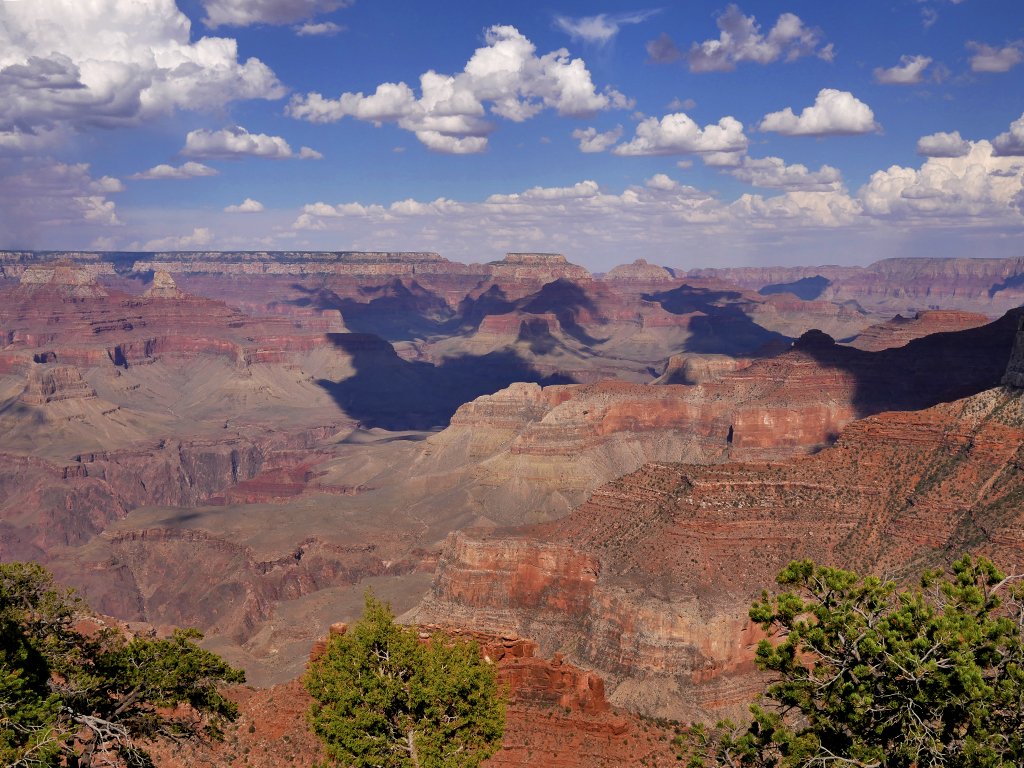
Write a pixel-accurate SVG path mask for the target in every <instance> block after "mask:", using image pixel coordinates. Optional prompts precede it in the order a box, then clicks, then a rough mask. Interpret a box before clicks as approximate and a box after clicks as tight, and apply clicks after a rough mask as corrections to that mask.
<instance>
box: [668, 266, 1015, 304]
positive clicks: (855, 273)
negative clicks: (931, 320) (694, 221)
mask: <svg viewBox="0 0 1024 768" xmlns="http://www.w3.org/2000/svg"><path fill="white" fill-rule="evenodd" d="M687 275H688V276H690V277H716V278H720V279H723V280H728V281H730V282H733V283H735V284H737V285H740V286H743V287H745V288H750V289H753V290H760V289H763V288H765V287H766V286H786V285H787V284H795V283H796V282H797V281H800V280H807V279H812V278H816V277H823V278H825V280H826V281H827V283H828V284H827V286H825V287H824V288H823V290H822V292H821V294H820V295H819V296H817V297H816V298H818V299H821V300H827V301H832V302H846V301H856V302H858V303H859V304H860V306H862V307H863V308H864V309H866V310H867V311H869V312H871V313H884V312H888V313H889V314H890V315H891V313H892V312H894V311H895V312H900V313H909V314H914V313H915V312H916V311H918V310H923V309H958V310H962V311H969V312H980V313H983V314H986V315H988V316H989V317H993V316H997V315H1000V314H1002V313H1003V312H1006V311H1007V310H1009V309H1012V308H1014V307H1018V306H1020V305H1021V304H1022V303H1024V258H1022V257H1014V258H1007V259H966V258H963V259H927V258H897V259H883V260H882V261H876V262H875V263H874V264H871V265H869V266H867V267H835V266H826V267H738V268H732V269H694V270H690V271H689V272H688V273H687Z"/></svg>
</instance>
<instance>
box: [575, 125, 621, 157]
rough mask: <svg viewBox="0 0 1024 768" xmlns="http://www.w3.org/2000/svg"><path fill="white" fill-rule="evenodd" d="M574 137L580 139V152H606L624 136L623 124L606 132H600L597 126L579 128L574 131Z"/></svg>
mask: <svg viewBox="0 0 1024 768" xmlns="http://www.w3.org/2000/svg"><path fill="white" fill-rule="evenodd" d="M572 137H573V138H574V139H579V141H580V152H604V151H605V150H606V149H608V147H610V146H611V145H612V144H614V143H615V142H616V141H618V140H619V139H621V138H622V126H621V125H617V126H615V127H614V128H612V130H610V131H605V132H604V133H598V132H597V129H596V128H587V129H586V130H583V129H582V128H577V129H576V130H575V131H573V132H572Z"/></svg>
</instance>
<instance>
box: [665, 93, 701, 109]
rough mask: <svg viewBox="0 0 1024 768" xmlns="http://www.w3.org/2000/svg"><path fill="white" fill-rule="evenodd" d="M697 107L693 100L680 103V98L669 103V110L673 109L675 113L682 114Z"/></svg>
mask: <svg viewBox="0 0 1024 768" xmlns="http://www.w3.org/2000/svg"><path fill="white" fill-rule="evenodd" d="M696 106H697V102H696V101H694V100H693V99H687V100H686V101H680V100H679V97H678V96H677V97H676V98H674V99H672V101H670V102H669V103H668V108H669V109H671V110H672V111H673V112H682V111H685V110H687V109H693V108H694V107H696Z"/></svg>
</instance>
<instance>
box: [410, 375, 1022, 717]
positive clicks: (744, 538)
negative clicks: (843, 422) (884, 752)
mask: <svg viewBox="0 0 1024 768" xmlns="http://www.w3.org/2000/svg"><path fill="white" fill-rule="evenodd" d="M1022 424H1024V399H1022V394H1021V392H1020V391H1019V390H1010V389H994V390H990V391H986V392H984V393H981V394H979V395H976V396H973V397H971V398H967V399H965V400H959V401H956V402H952V403H948V404H943V405H939V406H936V407H934V408H931V409H927V410H924V411H918V412H914V413H886V414H881V415H879V416H875V417H872V418H868V419H864V420H861V421H857V422H855V423H853V424H851V425H849V426H847V428H846V431H845V432H844V434H843V436H842V437H841V438H840V439H839V440H838V442H837V443H836V444H835V445H834V446H832V447H831V448H828V449H826V450H824V451H822V452H820V453H818V454H816V455H814V456H811V457H806V458H801V459H792V460H789V461H784V462H773V463H761V464H749V463H748V464H742V463H740V464H736V463H732V464H723V465H719V466H711V467H698V466H693V465H682V464H651V465H647V466H645V467H644V468H642V469H641V470H639V471H637V472H635V473H633V474H631V475H628V476H626V477H623V478H621V479H619V480H617V481H614V482H613V483H610V484H608V485H606V486H604V487H602V488H600V489H598V490H596V491H595V492H594V493H593V494H592V496H591V498H590V500H589V501H588V502H586V503H585V504H583V505H581V506H580V507H579V508H578V509H577V510H576V511H575V512H574V513H573V514H572V515H570V516H569V517H567V518H565V519H563V520H561V521H559V522H556V523H549V524H545V525H542V526H536V527H534V528H532V529H524V530H522V531H520V532H511V531H509V532H480V531H462V532H460V533H457V534H455V535H453V536H452V537H451V538H450V539H449V540H448V542H447V544H446V546H445V550H444V553H443V555H442V558H441V561H440V562H439V564H438V569H437V576H436V581H435V584H434V586H433V588H432V590H431V593H430V595H429V596H428V598H427V599H426V600H425V601H424V603H423V604H422V605H421V607H420V609H419V610H418V612H417V616H418V618H419V620H427V621H442V620H443V621H448V622H454V623H459V624H462V625H465V626H473V627H478V628H487V627H490V628H492V629H498V630H500V631H510V632H511V631H514V632H519V633H523V634H531V635H532V636H534V637H536V639H537V640H538V642H539V643H540V648H541V650H542V652H544V653H550V652H553V651H554V650H557V649H562V648H566V649H568V648H572V649H574V651H575V653H576V654H578V658H581V659H582V660H583V662H584V663H586V664H588V665H592V666H593V667H594V668H595V669H596V670H597V671H598V672H600V673H601V674H603V675H605V676H606V679H607V682H608V684H609V690H610V691H611V693H610V700H611V701H612V703H613V704H618V705H622V706H634V707H636V708H638V709H640V710H641V711H644V712H647V713H649V714H657V715H663V716H669V717H678V718H680V719H683V718H687V719H688V718H693V717H697V718H704V719H712V720H713V719H714V718H715V717H717V716H719V715H720V714H722V713H727V714H733V715H738V714H742V710H743V708H744V706H745V703H746V702H747V701H749V700H750V698H752V696H753V694H754V693H755V691H756V690H758V688H759V686H760V685H761V681H760V680H759V679H758V677H757V674H756V673H754V671H753V667H752V664H751V661H752V653H753V649H754V647H755V646H756V641H757V639H758V636H757V633H756V631H754V629H753V628H752V627H751V626H750V624H749V621H748V620H747V618H746V611H747V607H748V606H749V604H750V602H751V601H752V600H753V599H754V598H755V597H757V596H758V595H759V593H760V590H761V589H762V588H764V587H770V585H771V584H772V580H773V577H774V574H775V573H777V572H778V571H779V570H781V569H782V568H783V567H784V566H785V565H786V563H788V562H789V561H790V560H792V559H798V558H804V557H810V558H813V559H814V560H816V561H818V562H820V563H824V564H829V565H838V566H842V567H845V568H853V569H857V570H861V571H864V572H866V571H871V572H886V573H890V574H892V573H896V574H902V575H903V576H904V577H907V578H913V577H914V575H916V574H917V573H919V572H920V570H921V569H923V568H924V567H934V566H935V565H941V564H943V563H949V562H951V561H952V560H953V559H956V558H957V557H959V556H960V555H961V554H962V553H963V552H964V551H970V552H973V553H975V554H984V555H986V556H989V557H992V558H994V559H995V560H996V562H998V563H1004V564H1012V563H1013V562H1017V561H1018V560H1019V559H1020V557H1021V552H1022V547H1024V545H1022V543H1021V540H1020V537H1019V536H1018V535H1017V534H1018V532H1019V527H1020V525H1021V518H1020V510H1019V508H1018V505H1017V504H1016V503H1015V501H1014V500H1015V499H1016V498H1017V495H1018V494H1019V493H1021V492H1022V490H1024V488H1022V485H1021V482H1022V480H1021V478H1022V477H1024V475H1021V474H1020V472H1019V471H1018V470H1017V469H1016V467H1017V463H1018V462H1019V456H1020V453H1021V451H1022V450H1024V428H1022V426H1021V425H1022ZM556 553H557V557H555V555H556ZM544 558H547V560H545V559H544ZM515 560H519V561H523V562H537V563H543V567H535V568H533V569H532V570H529V574H528V575H529V576H530V578H531V579H532V583H533V584H534V585H535V586H534V589H533V591H531V590H530V589H524V588H523V587H522V586H520V582H522V581H523V580H524V578H525V576H526V575H527V574H526V573H525V572H524V571H521V570H519V569H517V568H514V567H508V566H504V565H502V563H505V562H513V561H515ZM558 560H561V561H562V562H558ZM595 560H596V562H595ZM582 562H586V563H588V570H587V571H586V572H584V570H583V569H581V568H579V567H577V566H576V565H575V564H576V563H582ZM480 563H488V564H495V567H493V568H492V569H490V570H488V569H481V568H479V567H478V564H480ZM563 568H564V573H565V574H566V576H565V577H564V578H565V581H564V582H561V581H559V580H558V578H562V577H557V578H556V577H555V576H554V574H561V572H562V570H563ZM513 585H515V586H513ZM535 593H539V594H541V595H542V596H543V597H542V599H540V600H536V599H533V598H532V595H533V594H535ZM506 595H507V596H508V597H502V596H506ZM520 595H522V596H523V597H522V598H521V599H522V604H520V602H519V599H520V598H519V597H518V596H520ZM567 609H568V610H567Z"/></svg>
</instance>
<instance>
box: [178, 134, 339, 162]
mask: <svg viewBox="0 0 1024 768" xmlns="http://www.w3.org/2000/svg"><path fill="white" fill-rule="evenodd" d="M180 154H182V155H184V156H185V157H197V158H210V157H212V158H219V159H221V160H241V159H242V158H243V157H263V158H267V159H270V160H284V159H288V158H292V157H297V158H298V159H300V160H320V159H321V158H323V155H321V154H320V153H319V152H317V151H315V150H312V149H310V148H309V147H302V149H301V150H300V151H299V152H298V154H296V153H294V152H292V148H291V147H290V146H289V145H288V142H287V141H285V140H284V139H282V138H281V137H280V136H268V135H267V134H265V133H249V132H248V131H247V130H245V128H242V127H241V126H236V127H234V128H222V129H221V130H219V131H208V130H206V129H205V128H200V129H199V130H196V131H190V132H189V134H188V136H186V137H185V147H184V149H182V150H181V153H180Z"/></svg>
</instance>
